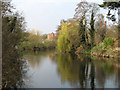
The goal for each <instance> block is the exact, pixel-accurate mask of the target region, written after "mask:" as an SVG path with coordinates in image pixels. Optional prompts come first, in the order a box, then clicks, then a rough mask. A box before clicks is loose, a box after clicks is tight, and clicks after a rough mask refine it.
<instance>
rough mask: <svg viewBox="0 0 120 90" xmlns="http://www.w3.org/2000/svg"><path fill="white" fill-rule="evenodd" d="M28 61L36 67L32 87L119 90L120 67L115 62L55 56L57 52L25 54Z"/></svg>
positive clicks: (31, 66) (33, 67) (84, 57)
mask: <svg viewBox="0 0 120 90" xmlns="http://www.w3.org/2000/svg"><path fill="white" fill-rule="evenodd" d="M25 58H26V59H27V60H28V63H29V64H30V68H32V69H30V70H29V71H28V75H29V74H31V72H33V71H36V73H35V74H34V75H33V76H32V77H31V78H30V81H31V82H32V84H31V87H39V88H45V87H50V88H51V87H52V88H54V87H58V88H61V87H63V88H110V87H112V88H117V87H118V68H120V67H119V65H118V63H117V61H115V60H105V59H102V58H98V57H97V58H96V57H90V56H83V55H82V56H79V57H78V58H77V57H76V56H71V55H70V54H55V52H54V51H42V52H36V53H34V52H31V53H30V52H29V53H26V54H25ZM114 61H115V62H114ZM38 78H39V80H37V79H38ZM51 82H52V83H51ZM26 85H28V83H26Z"/></svg>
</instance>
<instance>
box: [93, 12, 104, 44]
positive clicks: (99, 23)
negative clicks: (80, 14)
mask: <svg viewBox="0 0 120 90" xmlns="http://www.w3.org/2000/svg"><path fill="white" fill-rule="evenodd" d="M104 38H105V27H104V16H103V15H102V14H98V18H97V20H96V22H95V44H98V43H100V42H101V41H103V40H104Z"/></svg>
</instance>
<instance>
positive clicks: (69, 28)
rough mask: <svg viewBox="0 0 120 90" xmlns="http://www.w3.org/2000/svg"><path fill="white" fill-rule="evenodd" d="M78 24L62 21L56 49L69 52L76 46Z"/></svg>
mask: <svg viewBox="0 0 120 90" xmlns="http://www.w3.org/2000/svg"><path fill="white" fill-rule="evenodd" d="M78 28H79V24H78V23H77V22H72V21H71V22H69V23H64V22H63V23H62V26H61V30H60V31H59V36H58V40H57V49H58V51H60V52H70V51H72V50H75V49H76V48H77V46H78V42H79V37H78Z"/></svg>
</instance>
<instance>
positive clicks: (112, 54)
mask: <svg viewBox="0 0 120 90" xmlns="http://www.w3.org/2000/svg"><path fill="white" fill-rule="evenodd" d="M119 52H120V48H114V49H113V50H103V51H98V52H92V51H91V50H84V51H80V52H79V51H78V50H77V51H76V52H75V54H76V55H78V56H79V55H81V54H82V55H91V56H98V57H103V58H118V59H120V54H119Z"/></svg>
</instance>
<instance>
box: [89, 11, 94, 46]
mask: <svg viewBox="0 0 120 90" xmlns="http://www.w3.org/2000/svg"><path fill="white" fill-rule="evenodd" d="M94 22H95V20H94V11H93V10H92V14H91V21H90V29H89V32H90V38H91V47H93V46H94V38H95V28H94Z"/></svg>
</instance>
